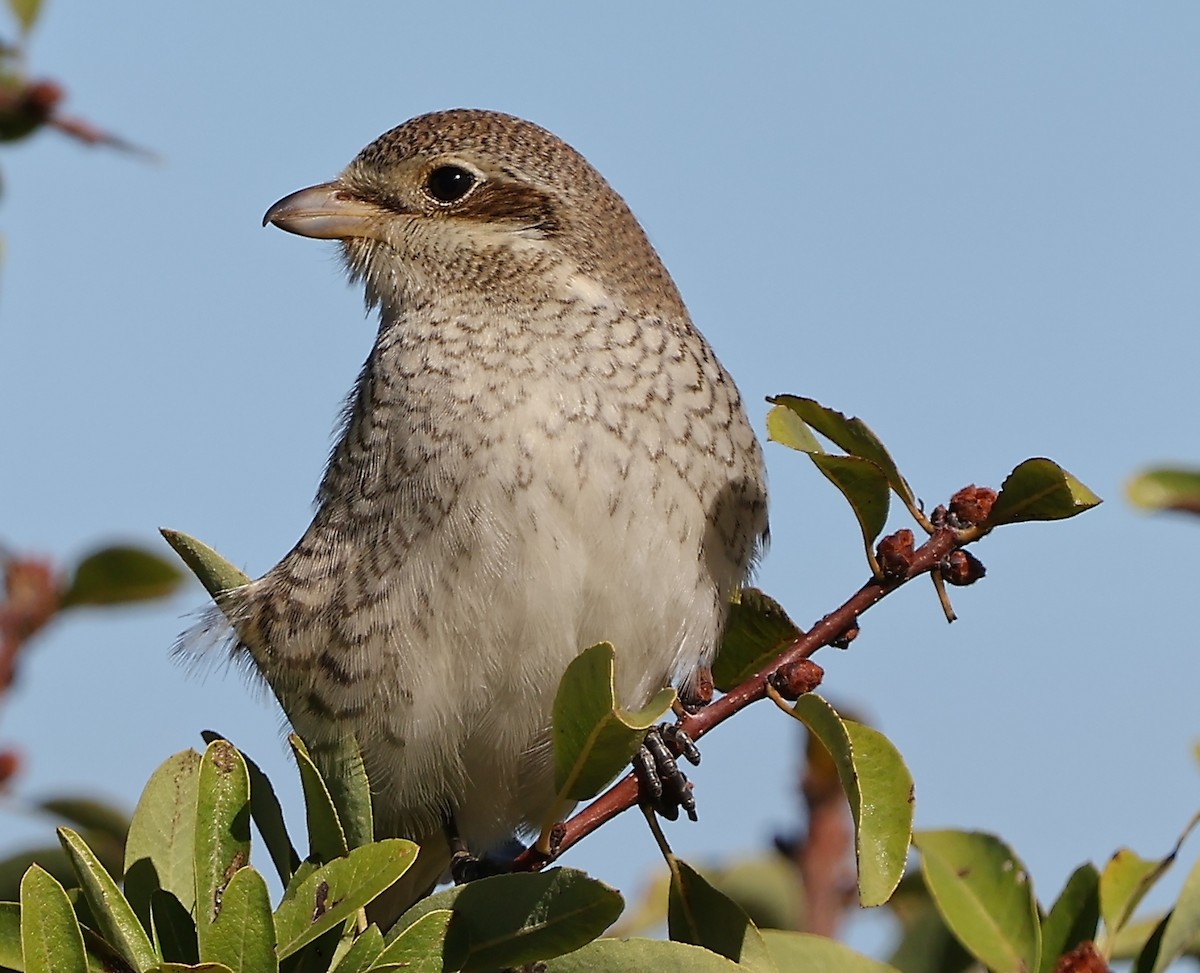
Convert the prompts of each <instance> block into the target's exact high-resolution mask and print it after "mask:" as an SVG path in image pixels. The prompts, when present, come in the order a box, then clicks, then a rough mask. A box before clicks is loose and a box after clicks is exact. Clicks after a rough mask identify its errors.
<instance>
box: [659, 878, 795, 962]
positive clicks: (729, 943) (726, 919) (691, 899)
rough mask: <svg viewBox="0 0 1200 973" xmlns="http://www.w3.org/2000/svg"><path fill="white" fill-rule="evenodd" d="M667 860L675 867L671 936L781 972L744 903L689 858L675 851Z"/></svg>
mask: <svg viewBox="0 0 1200 973" xmlns="http://www.w3.org/2000/svg"><path fill="white" fill-rule="evenodd" d="M667 864H668V865H669V866H670V868H671V891H670V894H669V898H668V906H667V923H668V928H669V930H670V936H671V939H673V940H674V941H675V942H677V943H691V944H692V945H693V946H703V947H704V948H705V949H710V950H712V951H713V952H714V953H720V954H721V955H722V956H725V957H727V958H729V959H731V960H733V961H734V962H735V963H737V964H739V965H740V966H742V967H745V968H746V969H749V970H757V971H760V973H777V970H776V966H775V963H774V962H772V960H771V957H770V954H769V953H768V952H767V947H766V944H765V943H764V942H763V938H762V936H761V935H760V934H759V931H758V930H757V929H756V928H755V927H754V923H752V922H751V921H750V918H749V916H747V915H746V913H745V912H743V911H742V908H741V906H739V905H737V904H736V903H735V902H734V901H733V900H732V899H730V898H729V897H728V896H727V895H724V894H723V893H721V892H718V891H717V890H716V889H715V888H713V887H712V886H711V885H709V884H708V882H706V881H705V880H704V879H703V878H702V877H701V876H700V874H699V873H698V872H697V871H696V870H695V869H694V868H692V867H691V866H690V865H688V863H687V862H685V861H682V860H680V859H679V858H676V857H675V856H674V855H672V856H670V857H669V858H668V859H667ZM785 968H790V967H785Z"/></svg>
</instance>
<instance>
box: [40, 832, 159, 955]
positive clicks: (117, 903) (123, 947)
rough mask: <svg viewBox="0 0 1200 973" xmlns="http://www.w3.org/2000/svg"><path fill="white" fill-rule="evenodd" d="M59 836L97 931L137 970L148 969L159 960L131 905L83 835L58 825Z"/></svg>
mask: <svg viewBox="0 0 1200 973" xmlns="http://www.w3.org/2000/svg"><path fill="white" fill-rule="evenodd" d="M58 840H59V841H60V842H61V843H62V846H63V850H64V851H65V852H66V853H67V856H68V857H69V858H70V859H71V867H72V868H74V869H75V876H76V877H77V878H78V879H79V888H80V890H81V891H82V892H83V897H84V899H86V900H87V904H88V908H89V909H90V910H91V913H92V918H93V920H94V921H95V923H96V926H95V928H96V931H97V932H99V933H100V935H101V936H103V937H104V939H105V941H106V942H107V943H108V944H109V945H110V946H112V947H113V948H114V949H115V950H116V951H117V952H118V953H119V954H120V955H121V956H122V957H123V958H124V959H125V961H126V962H127V963H129V965H130V966H132V967H133V968H134V969H135V970H145V969H147V968H148V967H151V966H153V965H154V964H155V963H157V962H158V959H159V958H158V956H157V955H156V954H155V952H154V946H153V944H152V943H151V942H150V937H149V936H147V935H146V930H145V929H143V928H142V925H141V923H140V922H138V918H137V916H136V915H135V914H134V911H133V908H132V906H130V904H129V902H128V901H127V900H126V898H125V896H124V895H122V894H121V890H120V888H118V887H117V883H116V882H114V881H113V879H112V876H111V875H109V874H108V872H106V871H105V870H104V866H103V865H101V864H100V862H99V861H98V860H97V859H96V856H95V855H94V854H92V851H91V849H90V848H88V846H87V845H86V844H84V842H83V839H82V838H80V837H79V835H77V834H76V833H75V832H74V831H72V830H71V829H70V828H59V829H58Z"/></svg>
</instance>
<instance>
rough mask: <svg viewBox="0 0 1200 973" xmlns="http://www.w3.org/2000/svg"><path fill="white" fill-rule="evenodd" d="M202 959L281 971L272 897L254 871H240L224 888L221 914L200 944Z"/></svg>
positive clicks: (260, 971) (263, 972) (259, 971)
mask: <svg viewBox="0 0 1200 973" xmlns="http://www.w3.org/2000/svg"><path fill="white" fill-rule="evenodd" d="M200 960H201V962H205V963H224V964H225V965H226V966H228V967H229V968H230V969H233V970H253V971H254V973H271V971H273V970H278V969H279V963H278V961H277V960H276V959H275V923H274V919H273V917H272V915H271V898H270V896H269V895H268V894H267V883H266V882H264V881H263V877H262V876H261V875H259V874H258V872H256V871H255V870H254V869H253V868H242V869H239V870H238V871H237V873H236V874H235V875H234V876H233V878H232V879H231V880H230V882H229V884H228V885H227V886H225V892H224V894H223V895H222V896H221V909H220V912H218V913H217V918H216V920H215V921H214V922H213V924H212V928H211V929H210V930H209V932H208V935H207V936H206V937H205V938H204V940H203V942H202V943H201V945H200Z"/></svg>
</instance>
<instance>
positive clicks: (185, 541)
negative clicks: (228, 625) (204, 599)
mask: <svg viewBox="0 0 1200 973" xmlns="http://www.w3.org/2000/svg"><path fill="white" fill-rule="evenodd" d="M159 533H160V534H162V535H163V539H164V540H166V542H167V543H168V544H170V545H171V548H172V549H173V550H174V551H175V553H176V554H178V555H179V556H180V557H181V558H182V559H183V563H184V564H186V565H187V566H188V568H189V569H191V572H192V574H194V575H195V576H196V578H197V580H199V582H200V583H201V584H202V585H204V588H205V590H206V591H208V593H209V594H210V595H212V596H213V598H218V596H220V595H223V594H224V593H225V592H227V591H232V590H233V589H234V588H240V587H241V586H242V585H244V584H249V583H250V577H249V576H248V575H247V574H246V573H245V572H244V571H240V570H238V569H237V568H235V567H234V566H233V565H232V564H230V563H229V562H228V561H226V560H225V559H224V558H223V557H221V555H220V554H218V553H217V552H216V551H214V550H213V549H212V548H211V547H209V546H208V545H207V544H202V543H201V542H200V541H198V540H196V539H195V538H194V537H188V535H187V534H181V533H180V532H179V531H177V530H167V529H166V528H165V527H164V528H162V529H161V530H160V531H159Z"/></svg>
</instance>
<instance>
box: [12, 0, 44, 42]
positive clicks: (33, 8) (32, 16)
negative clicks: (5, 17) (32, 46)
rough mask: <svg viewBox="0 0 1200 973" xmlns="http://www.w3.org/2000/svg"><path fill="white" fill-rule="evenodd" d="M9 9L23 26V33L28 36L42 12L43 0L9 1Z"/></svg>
mask: <svg viewBox="0 0 1200 973" xmlns="http://www.w3.org/2000/svg"><path fill="white" fill-rule="evenodd" d="M8 9H9V10H11V11H12V12H13V16H14V17H16V18H17V23H18V24H20V25H21V33H22V34H28V33H29V32H30V31H31V30H33V25H34V24H36V23H37V19H38V14H40V13H41V10H42V0H8Z"/></svg>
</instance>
